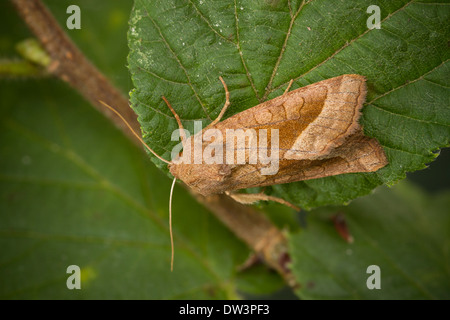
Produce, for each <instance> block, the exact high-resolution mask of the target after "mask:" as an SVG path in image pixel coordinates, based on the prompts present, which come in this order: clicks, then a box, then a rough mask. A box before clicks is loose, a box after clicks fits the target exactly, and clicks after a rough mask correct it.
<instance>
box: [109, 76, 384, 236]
mask: <svg viewBox="0 0 450 320" xmlns="http://www.w3.org/2000/svg"><path fill="white" fill-rule="evenodd" d="M219 79H220V81H221V82H222V84H223V86H224V89H225V100H226V101H225V104H224V107H223V108H222V111H221V112H220V114H219V116H218V117H217V119H215V120H214V121H213V122H212V123H211V124H210V125H209V126H208V127H206V128H205V129H203V130H202V131H200V132H198V133H197V134H195V135H192V136H190V137H187V135H186V134H182V135H181V140H182V145H183V151H182V153H181V154H179V156H178V157H177V158H176V159H173V160H172V161H167V160H165V159H163V158H161V157H160V156H159V155H157V154H156V153H155V152H154V151H153V150H152V149H151V148H149V147H148V146H147V148H148V149H149V150H150V151H151V152H152V153H153V154H154V155H155V156H157V157H158V158H159V159H160V160H162V161H164V162H166V163H168V168H169V171H170V172H171V174H172V175H173V176H174V182H173V184H172V189H171V195H170V203H171V199H172V192H173V187H174V185H175V181H176V179H179V180H182V181H183V182H184V183H185V184H186V185H187V186H188V187H190V188H192V189H193V190H194V191H196V192H198V193H200V194H202V195H204V196H208V195H213V194H220V193H227V194H229V195H230V196H232V197H233V199H235V200H237V201H240V202H242V203H252V202H254V201H257V200H273V201H278V202H281V203H284V204H287V205H289V203H287V202H286V201H284V200H283V199H279V198H276V197H271V196H267V195H265V194H252V195H250V194H241V193H233V192H232V191H234V190H239V189H245V188H251V187H262V186H269V185H275V184H283V183H289V182H295V181H302V180H309V179H317V178H322V177H328V176H333V175H338V174H345V173H355V172H373V171H377V170H378V169H380V168H382V167H384V166H385V165H386V164H387V163H388V161H387V159H386V156H385V153H384V151H383V149H382V147H381V145H380V144H379V143H378V141H377V140H376V139H374V138H370V137H367V136H365V135H364V133H363V130H362V127H361V125H360V124H359V122H358V120H359V118H360V116H361V108H362V106H363V104H364V102H365V98H366V93H367V87H366V80H365V78H364V77H363V76H361V75H357V74H344V75H341V76H338V77H335V78H331V79H327V80H323V81H320V82H317V83H314V84H311V85H308V86H305V87H302V88H299V89H296V90H293V91H289V88H290V85H291V84H292V81H291V82H290V84H289V86H288V88H287V89H286V91H285V92H284V94H282V95H281V96H279V97H277V98H274V99H272V100H268V101H265V102H263V103H261V104H258V105H257V106H254V107H252V108H250V109H247V110H245V111H242V112H240V113H238V114H235V115H233V116H231V117H229V118H228V119H226V120H223V121H220V120H221V118H222V117H223V115H224V114H225V112H226V110H227V108H228V106H229V105H230V94H229V91H228V88H227V85H226V83H225V82H224V80H223V79H222V78H221V77H220V78H219ZM162 98H163V99H164V101H165V102H166V104H167V106H168V107H169V109H170V110H171V111H172V113H173V115H174V117H175V119H176V121H177V123H178V125H179V128H180V130H181V132H184V131H183V125H182V123H181V120H180V118H179V116H178V115H177V113H176V112H175V110H174V109H173V108H172V106H171V105H170V103H169V102H168V101H167V99H166V98H165V97H162ZM113 111H114V110H113ZM130 129H131V128H130ZM230 130H234V133H235V134H234V135H233V136H232V137H231V138H230V136H229V135H227V133H228V132H229V131H230ZM211 132H213V133H214V134H211ZM236 132H238V133H237V134H236ZM249 132H250V133H249ZM274 132H276V134H277V135H278V138H279V139H278V141H276V142H277V143H276V146H275V147H276V148H274V139H272V138H273V136H274ZM136 136H137V137H138V139H139V140H140V141H141V142H142V143H144V142H143V141H142V139H141V138H140V136H139V135H137V134H136ZM206 136H207V137H206ZM239 139H240V140H239ZM264 140H265V141H264ZM239 141H240V142H239ZM262 142H264V143H263V144H261V143H262ZM144 145H145V143H144ZM261 145H262V147H261ZM218 147H222V148H221V149H222V150H225V151H226V152H223V154H219V155H217V154H213V153H214V152H215V151H216V150H220V148H218ZM199 150H200V152H201V154H202V155H204V154H205V153H206V154H209V155H210V158H213V159H214V160H215V161H214V162H212V163H211V161H207V160H204V161H200V162H199V161H196V160H198V159H195V157H196V155H195V154H196V151H197V153H198V151H199ZM229 150H233V151H236V152H234V153H233V155H232V156H228V151H229ZM269 150H270V153H274V152H275V153H276V156H277V157H276V158H277V159H275V160H276V161H277V165H276V168H275V169H276V170H271V169H270V167H271V166H272V165H273V163H268V162H267V161H262V158H258V157H256V160H255V158H254V157H253V158H252V155H253V156H254V155H255V153H256V155H257V156H258V155H259V154H260V152H262V151H264V152H265V153H266V155H267V153H268V151H269ZM237 151H240V152H241V153H240V155H241V159H238V152H237ZM272 155H273V154H272ZM210 160H211V159H210ZM239 160H240V161H239ZM196 162H197V163H196ZM267 171H269V173H267ZM291 206H292V205H291ZM293 207H295V206H293ZM169 214H170V219H171V205H169ZM172 241H173V240H172Z"/></svg>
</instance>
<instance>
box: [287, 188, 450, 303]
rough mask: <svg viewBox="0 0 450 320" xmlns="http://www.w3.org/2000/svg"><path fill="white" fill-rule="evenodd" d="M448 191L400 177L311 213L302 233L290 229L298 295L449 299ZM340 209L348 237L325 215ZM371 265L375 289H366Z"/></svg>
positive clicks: (449, 202) (449, 198)
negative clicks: (376, 271) (425, 189)
mask: <svg viewBox="0 0 450 320" xmlns="http://www.w3.org/2000/svg"><path fill="white" fill-rule="evenodd" d="M449 206H450V193H449V192H446V193H443V194H441V195H438V196H433V197H431V196H428V195H425V194H423V193H421V192H420V190H417V189H415V188H413V187H412V186H411V185H409V184H406V183H401V184H399V185H397V186H396V187H395V188H392V189H388V188H386V187H383V188H380V189H377V191H376V192H375V193H374V194H373V195H370V196H367V197H364V198H361V199H357V200H355V201H353V202H352V203H351V204H350V205H349V206H348V207H335V208H328V209H317V210H314V211H312V212H311V214H310V219H309V221H308V222H309V224H308V227H307V229H306V230H305V231H303V232H299V233H298V234H295V235H291V238H290V247H291V253H292V258H293V262H292V269H293V272H294V274H295V276H296V278H297V280H298V282H299V284H300V287H299V289H298V290H297V294H298V295H299V296H300V297H301V298H304V299H449V298H450V291H449V285H450V251H449V248H450V241H449V237H448V236H449V234H450V216H449V214H448V208H449ZM337 212H341V213H344V214H345V219H346V221H347V225H348V229H349V231H350V234H351V235H352V236H353V237H354V242H353V243H351V244H348V243H347V242H345V241H344V240H343V238H341V237H340V236H339V235H338V232H337V231H336V229H335V228H334V226H333V223H332V221H331V219H330V216H331V215H332V214H336V213H337ZM371 265H377V266H379V267H380V271H381V273H380V274H381V277H380V284H381V289H379V290H377V289H372V290H369V289H368V287H367V285H366V281H367V279H368V278H369V277H370V276H371V275H372V272H371V273H369V274H368V273H367V268H368V267H369V266H371Z"/></svg>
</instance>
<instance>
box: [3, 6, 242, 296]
mask: <svg viewBox="0 0 450 320" xmlns="http://www.w3.org/2000/svg"><path fill="white" fill-rule="evenodd" d="M90 3H92V1H84V2H81V1H79V2H77V4H79V5H80V7H81V8H82V17H83V20H82V30H83V32H82V33H79V34H78V35H76V36H74V38H76V39H77V41H80V43H81V44H82V45H80V47H81V46H86V47H88V46H87V45H86V41H87V40H85V42H83V39H90V40H89V41H92V43H94V44H95V46H92V47H91V50H92V51H88V52H87V54H88V55H89V56H90V57H91V58H93V60H94V62H97V61H96V60H95V59H96V58H95V57H96V55H95V54H94V53H93V52H96V51H97V48H100V49H101V51H105V52H108V51H109V52H111V56H112V57H115V58H114V59H117V61H120V63H119V62H118V63H115V64H111V65H109V66H108V68H109V70H113V72H112V78H113V79H116V80H117V79H119V82H121V83H123V84H124V87H126V84H127V81H121V80H120V79H122V78H121V77H122V76H123V71H125V72H126V69H125V61H126V51H127V50H126V43H125V40H124V39H125V37H126V30H127V24H126V22H127V21H126V19H124V20H123V22H122V24H121V27H120V28H118V29H114V28H112V27H111V28H112V31H113V32H112V35H109V36H108V35H102V33H99V34H96V31H97V30H102V27H101V26H103V25H105V24H107V22H108V21H109V20H110V19H111V16H112V15H114V14H115V12H116V13H117V10H121V9H120V6H119V7H118V3H120V5H121V4H122V3H124V2H123V1H119V2H116V3H115V4H114V3H113V2H102V6H101V8H102V9H103V10H104V11H102V15H101V16H99V15H98V12H97V11H96V10H88V9H87V8H89V4H90ZM105 3H108V4H107V5H106V4H105ZM6 5H9V3H6ZM6 5H5V4H3V3H2V4H0V7H1V8H0V15H1V17H2V18H3V16H5V19H6V20H7V21H8V27H7V28H2V30H3V31H4V30H20V28H15V26H20V25H22V22H21V21H20V20H19V19H18V18H17V17H15V14H14V12H13V11H12V8H11V7H7V8H5V6H6ZM67 5H68V4H67V3H63V2H61V1H57V2H55V4H54V6H52V7H51V8H50V9H51V10H52V11H53V12H62V14H61V15H59V14H58V13H56V14H57V17H58V19H61V20H62V21H63V22H64V21H65V20H64V18H65V17H67V15H66V14H65V7H66V6H67ZM84 5H86V6H84ZM128 6H129V5H128ZM83 8H84V9H83ZM122 10H123V9H122ZM127 10H128V11H127ZM127 10H125V11H124V12H125V13H123V12H122V14H127V12H129V10H131V8H127ZM11 17H15V18H14V19H12V18H11ZM2 21H4V20H2ZM94 22H95V23H94ZM91 23H92V25H91V28H88V27H87V26H88V25H90V24H91ZM96 26H97V27H98V28H97V27H96ZM85 27H86V29H83V28H85ZM75 33H76V32H75ZM75 33H74V34H75ZM71 35H72V34H71ZM119 35H122V39H123V40H122V41H123V48H121V49H120V50H115V49H114V46H113V45H114V42H109V41H107V39H109V38H110V37H114V38H120V36H119ZM8 37H11V38H12V39H9V38H8ZM22 37H23V38H25V37H29V34H27V33H25V32H24V33H23V34H22V33H21V34H18V35H17V37H16V36H15V35H13V34H12V33H11V34H7V35H4V36H2V39H9V42H8V43H10V45H14V43H16V42H17V40H20V38H22ZM96 37H98V38H96ZM100 39H105V43H104V44H103V45H105V46H106V47H105V48H103V47H102V42H100V41H99V40H100ZM89 41H88V43H89ZM2 43H5V42H2ZM108 46H109V47H108ZM108 48H109V49H108ZM117 51H119V52H120V51H122V53H123V54H122V59H121V60H120V59H119V58H118V57H117V56H116V54H117ZM112 57H109V58H107V59H113V58H112ZM125 76H126V74H125ZM0 96H1V97H2V103H1V105H0V154H1V157H0V247H1V250H0V298H2V299H20V298H26V299H44V298H46V299H79V298H83V299H119V298H126V299H133V298H135V299H176V298H189V299H194V298H201V299H218V298H223V299H226V298H236V297H238V293H237V289H236V288H237V280H236V277H237V270H236V268H235V266H237V265H239V264H241V263H243V262H244V261H245V259H246V258H247V256H248V249H247V248H246V247H245V245H243V244H242V243H241V242H239V241H238V240H236V238H235V237H234V236H233V234H231V233H230V232H229V231H228V230H227V229H225V228H224V227H223V226H222V225H221V224H220V223H219V222H218V221H217V220H216V219H215V218H214V217H213V216H211V214H210V213H208V212H207V211H206V210H205V209H204V208H203V207H201V206H200V205H199V204H198V203H196V202H195V201H194V200H193V199H192V197H191V196H190V195H189V194H188V193H187V192H186V191H185V190H183V189H182V188H179V187H176V188H175V193H174V203H173V215H174V217H173V227H174V236H175V265H174V272H172V273H171V272H170V254H171V251H170V239H169V226H168V204H169V190H170V180H169V179H167V177H165V176H164V175H163V174H162V173H161V172H160V171H159V170H158V169H157V168H155V167H154V165H153V164H152V163H151V162H150V161H149V159H148V157H147V155H146V154H144V153H143V152H142V151H141V150H140V149H139V148H138V147H136V146H134V145H132V144H131V143H130V142H129V141H128V140H127V139H126V138H125V137H124V136H123V135H122V134H121V132H120V131H118V130H117V129H116V128H114V127H113V126H112V125H111V123H110V122H109V120H107V119H105V118H104V117H103V116H102V115H100V114H99V113H98V112H96V111H95V110H94V109H93V108H92V106H90V105H88V104H87V103H86V102H85V101H83V100H82V98H81V97H80V96H79V95H78V94H77V93H76V92H74V91H73V89H72V88H69V87H68V86H67V85H66V84H64V83H62V82H61V81H59V80H57V79H42V80H40V81H29V82H25V81H21V82H18V81H8V82H2V83H1V85H0ZM70 265H78V266H79V267H81V290H69V289H68V288H67V287H66V280H67V278H68V277H69V274H67V273H66V269H67V267H68V266H70Z"/></svg>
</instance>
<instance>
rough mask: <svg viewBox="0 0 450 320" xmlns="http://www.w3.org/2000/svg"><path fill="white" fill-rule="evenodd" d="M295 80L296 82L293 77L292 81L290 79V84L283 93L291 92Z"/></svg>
mask: <svg viewBox="0 0 450 320" xmlns="http://www.w3.org/2000/svg"><path fill="white" fill-rule="evenodd" d="M293 82H294V79H291V81H289V84H288V86H287V88H286V90H284V93H283V95H285V94H286V93H288V92H289V89H290V88H291V86H292V83H293Z"/></svg>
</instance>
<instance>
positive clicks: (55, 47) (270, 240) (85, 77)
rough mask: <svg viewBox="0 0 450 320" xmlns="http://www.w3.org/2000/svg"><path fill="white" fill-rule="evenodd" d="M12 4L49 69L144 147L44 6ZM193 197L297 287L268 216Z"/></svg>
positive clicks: (115, 96)
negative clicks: (46, 56) (44, 55)
mask: <svg viewBox="0 0 450 320" xmlns="http://www.w3.org/2000/svg"><path fill="white" fill-rule="evenodd" d="M11 2H12V3H13V5H14V6H15V8H16V10H17V12H18V13H19V15H20V16H21V17H22V19H23V20H24V21H25V23H26V24H27V25H28V27H29V29H30V30H31V31H32V32H33V33H34V35H35V36H36V37H37V39H38V40H39V41H40V43H41V45H42V46H43V48H44V49H45V50H46V51H47V53H48V54H49V56H50V58H51V62H50V64H49V65H48V71H49V72H50V73H51V74H53V75H54V76H56V77H58V78H60V79H61V80H63V81H65V82H67V83H69V84H70V85H71V86H72V87H73V88H74V89H75V90H77V91H78V92H79V93H80V94H82V95H83V96H84V97H85V99H86V100H88V101H89V102H90V103H91V104H92V105H93V106H94V107H95V108H97V109H98V110H99V111H100V112H102V113H103V114H105V115H106V116H107V117H108V118H109V119H110V120H111V121H112V122H113V123H114V124H115V125H116V126H117V127H119V128H121V129H122V130H123V132H124V133H125V134H126V135H127V136H128V137H129V138H130V139H131V140H132V141H133V142H135V143H137V144H139V145H141V143H140V142H139V141H138V139H136V137H134V136H133V134H132V133H130V131H129V129H128V128H126V126H125V125H124V123H123V121H122V120H121V119H120V118H119V117H118V116H117V115H116V114H114V113H113V112H112V111H111V110H109V109H108V108H107V107H105V106H104V105H103V104H101V103H100V102H99V101H104V102H106V103H107V104H110V105H114V106H115V108H116V110H117V111H118V112H119V113H120V114H122V115H123V116H124V118H125V119H126V121H127V122H128V123H129V124H130V125H131V127H132V128H133V129H134V130H135V131H136V132H140V125H139V123H138V121H137V117H136V114H135V113H134V112H133V110H132V109H131V108H130V107H129V105H128V101H127V99H126V98H125V97H124V96H123V95H122V93H121V92H120V91H119V90H118V89H117V88H115V87H114V86H113V84H111V83H110V82H109V80H108V79H107V78H106V77H105V76H104V75H103V74H102V73H101V72H100V71H99V70H98V69H97V68H96V67H95V66H94V65H93V64H92V63H91V62H90V61H89V60H88V59H87V58H86V57H85V56H84V55H83V53H82V52H81V51H80V50H79V49H78V48H77V47H76V46H75V44H74V43H73V42H72V41H71V40H70V39H69V37H68V36H67V35H66V34H65V32H64V31H63V30H62V28H61V27H60V26H59V24H58V22H57V21H56V19H55V18H54V17H53V16H52V14H51V13H50V12H49V11H48V9H47V8H46V7H45V6H44V5H43V3H42V2H41V1H40V0H11ZM191 193H193V192H192V191H191ZM193 195H194V197H195V198H196V199H197V200H198V201H199V202H200V203H202V204H203V205H205V206H206V207H207V208H208V209H209V210H210V211H211V212H212V213H213V214H214V215H215V216H216V217H217V218H218V219H219V220H220V221H221V222H223V223H224V224H225V225H226V226H227V227H228V228H229V229H230V230H231V231H232V232H233V233H234V234H235V235H236V236H237V237H238V238H240V239H241V240H243V241H244V242H245V243H246V244H247V245H248V246H249V247H250V248H251V249H252V250H253V251H254V252H255V253H256V254H257V255H258V256H259V257H261V258H262V260H263V261H264V262H265V263H266V264H267V265H268V266H270V267H271V268H273V269H275V270H276V271H277V272H278V273H280V275H281V276H282V277H283V278H284V279H285V280H286V282H287V284H289V285H290V286H292V287H295V286H296V283H295V281H294V278H293V277H292V274H291V272H290V270H289V268H287V264H288V262H289V255H288V250H287V241H286V238H285V237H284V235H283V233H282V232H281V231H280V230H279V229H278V228H277V227H275V226H274V225H273V224H272V223H271V222H270V221H269V220H268V219H267V218H266V217H265V216H264V215H262V214H261V213H260V212H258V211H256V210H254V209H253V208H252V207H249V206H246V205H243V204H240V203H237V202H236V201H234V200H233V199H231V198H230V197H228V196H226V195H215V196H208V197H204V196H201V195H200V194H197V193H193Z"/></svg>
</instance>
